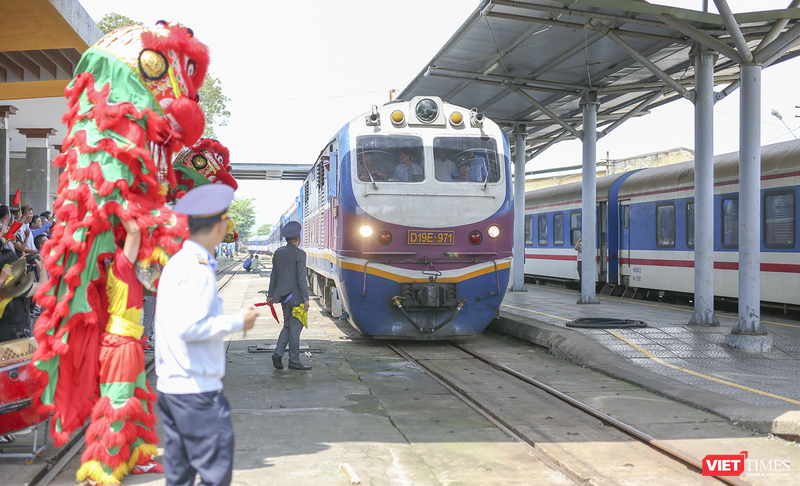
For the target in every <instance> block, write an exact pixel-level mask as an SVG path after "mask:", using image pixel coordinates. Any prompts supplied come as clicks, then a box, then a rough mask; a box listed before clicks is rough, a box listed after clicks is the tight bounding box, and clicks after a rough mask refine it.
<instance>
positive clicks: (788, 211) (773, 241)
mask: <svg viewBox="0 0 800 486" xmlns="http://www.w3.org/2000/svg"><path fill="white" fill-rule="evenodd" d="M763 206H764V210H763V211H762V213H763V214H764V228H763V231H762V233H763V234H764V246H765V247H767V248H794V235H795V228H796V226H795V224H796V223H795V214H796V212H795V197H794V191H770V192H767V193H766V194H764V205H763Z"/></svg>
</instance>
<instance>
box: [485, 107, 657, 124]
mask: <svg viewBox="0 0 800 486" xmlns="http://www.w3.org/2000/svg"><path fill="white" fill-rule="evenodd" d="M640 111H641V110H640ZM649 114H650V112H649V111H644V112H641V113H638V116H644V115H649ZM625 115H626V114H625V113H605V114H598V115H597V119H598V120H619V119H620V118H622V117H623V116H625ZM561 119H562V120H564V122H566V123H577V125H580V124H581V123H583V117H580V116H571V117H561ZM492 121H493V122H495V123H497V124H499V125H500V124H502V125H519V124H522V125H526V126H531V127H533V126H545V127H546V126H550V125H552V124H553V122H552V121H550V120H507V119H505V118H492Z"/></svg>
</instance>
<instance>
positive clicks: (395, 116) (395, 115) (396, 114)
mask: <svg viewBox="0 0 800 486" xmlns="http://www.w3.org/2000/svg"><path fill="white" fill-rule="evenodd" d="M405 119H406V116H405V115H404V114H403V112H402V111H400V110H394V111H393V112H392V123H394V124H395V125H399V124H401V123H403V120H405Z"/></svg>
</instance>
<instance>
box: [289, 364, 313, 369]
mask: <svg viewBox="0 0 800 486" xmlns="http://www.w3.org/2000/svg"><path fill="white" fill-rule="evenodd" d="M289 369H290V370H310V369H311V367H310V366H308V365H305V364H303V363H300V364H292V363H289Z"/></svg>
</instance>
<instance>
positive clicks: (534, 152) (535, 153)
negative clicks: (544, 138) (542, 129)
mask: <svg viewBox="0 0 800 486" xmlns="http://www.w3.org/2000/svg"><path fill="white" fill-rule="evenodd" d="M569 134H570V132H568V131H566V130H564V131H562V132H561V134H560V135H558V136H557V137H555V138H553V139H552V140H550V141H549V142H547V143H546V144H544V145H537V146H536V147H534V148H532V149H531V154H530V159H528V161H529V162H530V160H531V159H535V158H536V157H538V156H539V155H541V154H542V152H544V151H545V150H547V149H549V148H550V147H552V146H553V145H555V144H557V143H558V142H560V141H562V140H564V139H565V138H566V137H567V135H569Z"/></svg>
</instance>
